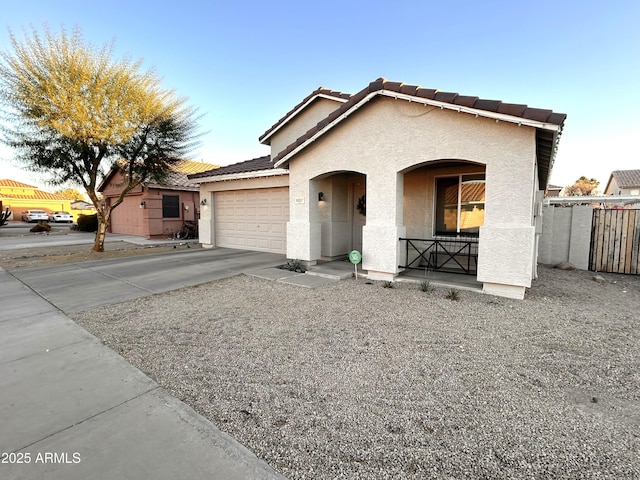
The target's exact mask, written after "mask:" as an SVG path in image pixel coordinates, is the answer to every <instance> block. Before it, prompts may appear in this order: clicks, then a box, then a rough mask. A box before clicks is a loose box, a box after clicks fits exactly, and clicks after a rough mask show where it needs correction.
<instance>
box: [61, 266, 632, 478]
mask: <svg viewBox="0 0 640 480" xmlns="http://www.w3.org/2000/svg"><path fill="white" fill-rule="evenodd" d="M602 275H603V276H604V277H605V279H606V280H607V281H606V283H603V284H600V283H597V282H595V281H593V280H592V276H593V274H592V273H590V272H584V271H562V270H558V269H551V268H546V267H541V268H540V278H539V279H538V280H537V281H536V282H534V286H533V288H531V289H530V291H529V292H528V295H527V298H526V299H525V300H524V301H517V300H509V299H503V298H497V297H492V296H488V295H481V294H476V293H472V292H460V299H459V301H453V300H449V299H447V298H445V295H446V294H447V292H448V290H446V289H435V290H434V291H431V292H427V293H425V292H422V291H420V288H419V285H416V284H409V283H396V284H395V288H383V285H382V284H381V283H377V282H376V283H367V282H366V281H364V280H362V279H360V280H358V281H356V280H345V281H342V282H340V283H338V284H335V285H331V286H328V287H322V288H317V289H313V290H309V289H305V288H301V287H295V286H291V285H285V284H281V283H277V282H272V281H267V280H262V279H258V278H253V277H249V276H238V277H234V278H230V279H226V280H221V281H216V282H212V283H209V284H205V285H201V286H198V287H193V288H185V289H182V290H177V291H173V292H170V293H166V294H162V295H156V296H152V297H146V298H140V299H137V300H133V301H129V302H125V303H121V304H118V305H111V306H109V307H106V308H101V309H97V310H92V311H87V312H83V313H81V314H78V315H76V316H75V317H73V318H74V320H75V321H76V322H78V323H79V324H81V325H82V326H84V327H85V328H86V329H87V330H89V331H90V332H92V333H94V334H95V335H97V336H98V337H99V338H101V339H102V340H103V341H104V342H105V343H106V344H107V345H109V346H110V347H112V348H113V349H115V350H116V351H118V352H119V353H121V354H122V355H123V356H124V357H125V358H127V359H128V360H129V361H130V362H131V363H132V364H133V365H135V366H137V367H138V368H140V369H141V370H143V371H144V372H146V373H147V374H148V375H149V376H151V377H152V378H154V379H155V380H156V381H157V382H158V383H160V384H161V385H162V386H163V387H165V388H166V389H167V390H168V391H169V392H171V393H172V394H173V395H174V396H176V397H177V398H179V399H181V400H184V401H185V402H186V403H188V404H189V405H191V406H193V407H194V408H195V409H196V410H197V411H198V412H200V413H201V414H202V415H204V416H205V417H207V418H209V419H210V420H211V421H213V422H214V423H215V424H216V425H218V426H219V427H220V429H222V430H223V431H225V432H227V433H229V434H231V435H232V436H233V437H235V438H236V439H237V440H239V441H240V442H241V443H243V444H244V445H246V446H247V447H248V448H249V449H250V450H252V451H253V452H254V453H255V454H256V455H257V456H258V457H260V458H263V459H264V460H265V461H267V462H268V463H269V464H270V465H271V466H272V467H274V468H275V469H276V470H278V471H279V472H281V473H282V474H284V475H285V476H287V477H288V478H291V479H302V478H314V479H334V478H341V479H358V478H362V479H383V478H437V479H454V478H455V479H483V478H486V479H489V478H491V479H494V478H495V479H525V478H526V479H530V478H569V479H574V478H584V479H591V478H598V479H600V478H610V479H616V480H618V479H638V478H640V347H639V345H640V318H639V317H640V276H621V275H611V274H602ZM176 441H179V439H176Z"/></svg>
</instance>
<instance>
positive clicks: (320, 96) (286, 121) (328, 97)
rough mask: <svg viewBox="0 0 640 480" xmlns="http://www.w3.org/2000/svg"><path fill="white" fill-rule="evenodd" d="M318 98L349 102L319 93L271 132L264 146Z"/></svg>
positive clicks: (263, 142) (264, 140)
mask: <svg viewBox="0 0 640 480" xmlns="http://www.w3.org/2000/svg"><path fill="white" fill-rule="evenodd" d="M318 98H325V99H327V100H333V101H335V102H339V103H345V102H347V101H348V100H347V99H346V98H339V97H333V96H331V95H327V94H325V93H319V94H317V95H314V96H313V97H311V98H310V99H309V100H307V101H306V102H305V103H304V104H303V105H301V106H300V108H298V109H296V110H295V111H294V112H293V113H292V114H291V115H289V116H288V117H287V118H286V119H285V120H284V121H283V122H282V123H280V125H278V126H277V127H276V128H274V129H273V130H272V131H271V132H269V134H268V135H267V136H266V137H264V138H263V139H262V141H261V142H260V143H262V144H263V145H266V144H267V140H269V139H270V138H271V137H272V136H273V135H275V133H276V132H278V131H279V130H281V129H282V128H283V127H284V126H285V125H287V124H288V123H289V122H290V121H291V120H292V119H293V118H294V117H295V116H296V115H298V114H299V113H300V112H302V111H303V110H304V109H305V108H307V107H308V106H309V105H310V104H311V103H313V102H314V101H315V100H316V99H318Z"/></svg>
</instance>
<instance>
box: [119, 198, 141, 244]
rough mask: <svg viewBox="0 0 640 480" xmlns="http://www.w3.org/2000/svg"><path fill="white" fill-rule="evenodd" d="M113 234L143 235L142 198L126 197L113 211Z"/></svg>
mask: <svg viewBox="0 0 640 480" xmlns="http://www.w3.org/2000/svg"><path fill="white" fill-rule="evenodd" d="M114 200H115V199H114ZM111 232H112V233H126V234H130V235H143V231H142V214H141V213H140V197H124V201H123V202H122V203H121V204H120V205H118V206H117V207H116V208H115V209H114V210H113V212H112V213H111Z"/></svg>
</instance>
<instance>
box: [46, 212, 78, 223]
mask: <svg viewBox="0 0 640 480" xmlns="http://www.w3.org/2000/svg"><path fill="white" fill-rule="evenodd" d="M49 221H50V222H54V223H58V222H65V223H73V217H72V216H71V214H70V213H69V212H53V213H52V214H50V215H49Z"/></svg>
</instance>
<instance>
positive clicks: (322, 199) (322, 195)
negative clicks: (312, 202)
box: [318, 192, 324, 202]
mask: <svg viewBox="0 0 640 480" xmlns="http://www.w3.org/2000/svg"><path fill="white" fill-rule="evenodd" d="M318 201H319V202H324V193H322V192H320V193H318Z"/></svg>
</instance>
